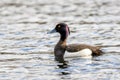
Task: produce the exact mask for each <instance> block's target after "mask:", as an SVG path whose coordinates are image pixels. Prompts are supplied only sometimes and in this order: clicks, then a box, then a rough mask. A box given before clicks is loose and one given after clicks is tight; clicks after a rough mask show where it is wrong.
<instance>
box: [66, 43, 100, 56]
mask: <svg viewBox="0 0 120 80" xmlns="http://www.w3.org/2000/svg"><path fill="white" fill-rule="evenodd" d="M83 49H90V50H91V51H92V55H93V56H98V55H101V54H102V51H101V50H100V47H97V46H90V45H86V44H69V45H67V47H66V51H68V52H78V51H81V50H83Z"/></svg>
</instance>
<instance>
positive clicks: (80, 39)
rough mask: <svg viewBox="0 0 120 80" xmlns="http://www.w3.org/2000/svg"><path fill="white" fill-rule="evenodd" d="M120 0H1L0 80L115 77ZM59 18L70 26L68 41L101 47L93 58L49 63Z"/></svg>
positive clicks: (119, 79)
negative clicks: (61, 64) (64, 63)
mask: <svg viewBox="0 0 120 80" xmlns="http://www.w3.org/2000/svg"><path fill="white" fill-rule="evenodd" d="M119 7H120V1H119V0H76V1H75V0H51V1H50V0H44V1H43V0H1V1H0V80H120V50H119V48H120V35H119V34H120V14H119V13H120V8H119ZM58 22H65V23H67V24H68V25H69V27H70V30H71V35H70V36H69V39H68V43H86V44H91V45H101V46H103V47H102V49H103V50H104V51H105V53H106V54H104V55H102V56H99V57H95V58H93V59H83V58H80V57H77V58H76V57H73V58H66V60H67V61H68V65H66V67H61V66H60V65H59V64H58V63H57V62H55V61H54V56H53V48H54V46H55V44H56V43H57V41H58V39H59V38H58V37H59V35H58V34H52V35H48V34H47V32H48V31H49V30H51V29H53V28H54V27H55V25H56V24H57V23H58Z"/></svg>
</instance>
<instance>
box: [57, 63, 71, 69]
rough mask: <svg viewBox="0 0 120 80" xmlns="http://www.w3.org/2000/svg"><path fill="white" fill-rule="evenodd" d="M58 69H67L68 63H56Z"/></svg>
mask: <svg viewBox="0 0 120 80" xmlns="http://www.w3.org/2000/svg"><path fill="white" fill-rule="evenodd" d="M57 66H58V67H59V68H61V69H65V68H68V67H69V65H68V62H67V61H64V62H58V65H57Z"/></svg>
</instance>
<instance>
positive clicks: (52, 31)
mask: <svg viewBox="0 0 120 80" xmlns="http://www.w3.org/2000/svg"><path fill="white" fill-rule="evenodd" d="M51 33H56V30H55V29H53V30H51V31H49V32H47V34H51Z"/></svg>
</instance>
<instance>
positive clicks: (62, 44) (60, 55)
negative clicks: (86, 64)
mask: <svg viewBox="0 0 120 80" xmlns="http://www.w3.org/2000/svg"><path fill="white" fill-rule="evenodd" d="M66 40H67V37H64V36H61V37H60V40H59V42H58V43H57V45H56V47H55V52H54V53H55V59H56V60H57V61H59V62H61V63H63V62H64V54H65V50H66Z"/></svg>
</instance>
